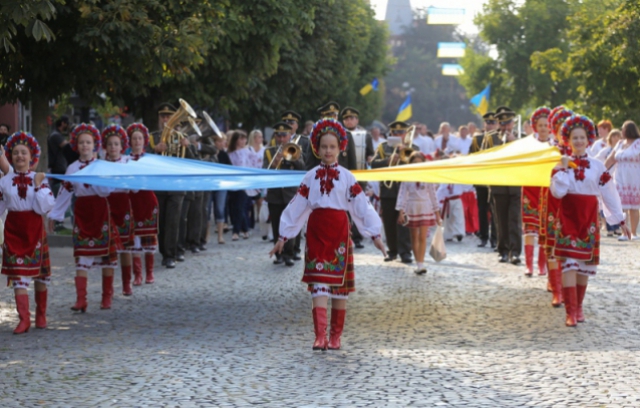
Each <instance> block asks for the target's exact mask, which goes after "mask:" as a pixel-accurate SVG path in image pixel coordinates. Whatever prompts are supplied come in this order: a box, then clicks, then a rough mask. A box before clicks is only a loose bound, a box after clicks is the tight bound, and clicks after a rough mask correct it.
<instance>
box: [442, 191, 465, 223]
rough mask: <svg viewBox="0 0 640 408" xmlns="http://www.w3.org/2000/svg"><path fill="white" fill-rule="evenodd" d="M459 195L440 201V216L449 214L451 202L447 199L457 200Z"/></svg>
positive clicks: (443, 216)
mask: <svg viewBox="0 0 640 408" xmlns="http://www.w3.org/2000/svg"><path fill="white" fill-rule="evenodd" d="M460 197H461V196H459V195H457V196H451V197H447V198H445V199H444V203H442V218H445V217H447V216H449V210H450V209H451V204H449V201H453V200H459V199H460Z"/></svg>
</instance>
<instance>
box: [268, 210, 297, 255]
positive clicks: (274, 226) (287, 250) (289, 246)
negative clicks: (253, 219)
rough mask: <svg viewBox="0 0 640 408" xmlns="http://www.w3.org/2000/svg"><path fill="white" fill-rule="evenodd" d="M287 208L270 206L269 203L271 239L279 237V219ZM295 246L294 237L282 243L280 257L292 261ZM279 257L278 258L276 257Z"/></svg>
mask: <svg viewBox="0 0 640 408" xmlns="http://www.w3.org/2000/svg"><path fill="white" fill-rule="evenodd" d="M285 208H287V204H271V203H269V217H270V218H271V230H272V231H273V238H275V239H276V240H277V239H278V238H279V237H280V218H281V217H282V213H283V212H284V209H285ZM294 245H295V237H294V238H292V239H289V240H287V242H285V243H284V248H283V250H282V255H281V256H282V257H283V258H285V259H293V251H294ZM278 257H279V256H278Z"/></svg>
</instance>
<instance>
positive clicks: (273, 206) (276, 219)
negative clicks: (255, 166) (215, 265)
mask: <svg viewBox="0 0 640 408" xmlns="http://www.w3.org/2000/svg"><path fill="white" fill-rule="evenodd" d="M291 132H292V129H291V126H289V125H288V124H286V123H284V122H278V123H276V124H275V125H273V137H274V138H275V140H276V146H270V147H267V148H266V149H265V151H264V160H263V163H262V167H263V168H267V167H268V166H269V164H270V163H271V162H272V161H273V164H272V165H271V168H272V169H277V170H283V171H286V170H304V161H303V160H302V155H301V157H300V158H298V159H297V160H295V161H288V160H285V159H284V156H283V155H282V152H281V151H279V149H280V146H282V145H285V144H286V143H289V142H290V141H291ZM297 191H298V187H281V188H270V189H268V190H267V197H266V201H267V203H268V205H269V216H270V218H271V229H272V230H273V237H274V239H276V240H277V239H278V237H279V236H280V217H281V216H282V212H283V211H284V209H285V208H286V207H287V205H288V204H289V202H290V201H291V200H292V199H293V197H294V196H295V195H296V192H297ZM294 241H295V240H293V239H292V240H288V241H287V242H286V243H285V244H284V249H283V251H282V254H276V260H275V261H273V263H274V264H281V263H283V262H284V264H285V265H287V266H293V265H294V263H293V259H294V257H295V248H294V245H295V244H294Z"/></svg>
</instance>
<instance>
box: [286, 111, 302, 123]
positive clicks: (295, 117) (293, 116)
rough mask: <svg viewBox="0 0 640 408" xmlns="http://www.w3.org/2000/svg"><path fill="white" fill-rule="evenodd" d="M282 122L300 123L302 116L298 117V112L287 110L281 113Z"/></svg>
mask: <svg viewBox="0 0 640 408" xmlns="http://www.w3.org/2000/svg"><path fill="white" fill-rule="evenodd" d="M282 120H283V121H287V120H295V121H296V122H298V123H300V121H301V120H302V116H300V114H299V113H298V112H295V111H292V110H288V111H284V112H282Z"/></svg>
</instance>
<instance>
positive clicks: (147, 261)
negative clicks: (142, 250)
mask: <svg viewBox="0 0 640 408" xmlns="http://www.w3.org/2000/svg"><path fill="white" fill-rule="evenodd" d="M144 266H145V268H146V271H147V278H146V280H145V283H153V282H155V279H153V254H152V253H147V254H144Z"/></svg>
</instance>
